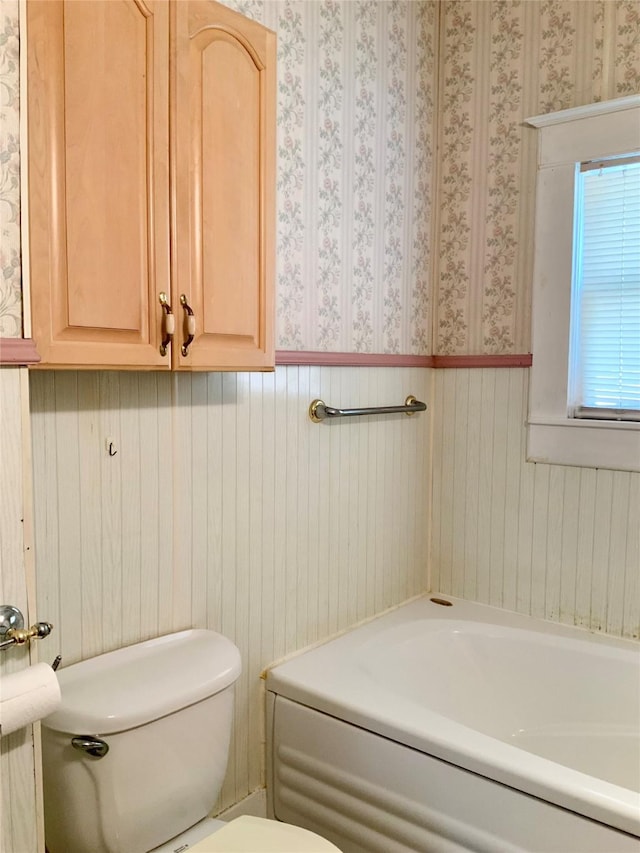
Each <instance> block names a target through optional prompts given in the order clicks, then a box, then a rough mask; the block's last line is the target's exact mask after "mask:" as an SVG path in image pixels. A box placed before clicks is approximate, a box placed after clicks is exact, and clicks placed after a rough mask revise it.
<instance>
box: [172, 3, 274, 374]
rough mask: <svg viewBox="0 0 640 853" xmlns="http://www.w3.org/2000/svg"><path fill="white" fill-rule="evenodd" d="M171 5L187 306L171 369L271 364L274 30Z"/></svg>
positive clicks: (179, 265)
mask: <svg viewBox="0 0 640 853" xmlns="http://www.w3.org/2000/svg"><path fill="white" fill-rule="evenodd" d="M173 13H174V15H175V19H174V22H173V51H174V56H175V66H174V70H175V76H174V77H173V78H172V126H173V138H172V142H173V155H174V160H173V176H174V181H173V185H172V193H173V197H172V200H173V204H174V211H175V216H174V220H173V223H174V234H173V238H174V246H175V253H174V257H173V276H174V282H175V284H176V285H177V292H178V297H179V298H180V296H182V295H184V297H185V299H184V300H183V302H186V303H187V304H188V308H186V306H183V308H182V309H181V310H182V311H183V314H182V318H181V321H179V322H178V335H177V337H178V339H179V340H178V341H177V342H176V345H174V366H175V367H178V368H187V369H205V368H206V367H207V365H210V364H216V365H218V366H219V367H221V368H223V369H224V368H226V369H258V370H259V369H269V368H271V367H273V363H274V362H273V358H274V353H273V323H272V319H271V315H272V314H273V290H274V283H273V270H274V259H273V243H274V236H273V232H274V213H275V212H274V186H275V36H274V34H273V33H272V32H270V31H269V30H266V29H265V28H264V27H262V26H260V25H258V24H256V23H255V22H253V21H250V20H248V19H246V18H243V17H241V16H239V15H238V14H236V13H234V12H231V11H230V10H229V9H227V8H226V7H224V6H220V5H218V4H217V3H211V2H207V0H182V2H177V3H176V4H175V7H174V9H173ZM189 310H190V311H193V315H192V316H193V319H191V320H190V321H187V312H188V311H189ZM188 322H190V323H191V324H192V326H191V331H192V332H193V341H192V342H191V343H190V344H189V346H188V348H187V349H186V354H185V353H184V352H183V351H182V343H183V342H184V341H185V339H187V340H188V337H187V335H188V332H189V331H190V330H189V329H188V328H187V325H188ZM177 344H179V345H177Z"/></svg>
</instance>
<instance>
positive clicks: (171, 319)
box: [158, 291, 176, 355]
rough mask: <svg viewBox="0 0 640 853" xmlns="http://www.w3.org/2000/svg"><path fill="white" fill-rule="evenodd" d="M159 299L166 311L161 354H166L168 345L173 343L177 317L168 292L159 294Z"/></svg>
mask: <svg viewBox="0 0 640 853" xmlns="http://www.w3.org/2000/svg"><path fill="white" fill-rule="evenodd" d="M158 299H159V300H160V305H162V310H163V311H164V338H163V339H162V343H161V344H160V355H166V354H167V347H168V346H169V344H170V343H171V338H172V337H173V335H174V334H175V331H176V318H175V315H174V313H173V311H172V310H171V305H170V304H169V300H168V298H167V294H166V293H164V291H163V292H162V293H161V294H160V295H159V297H158Z"/></svg>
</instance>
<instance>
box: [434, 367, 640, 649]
mask: <svg viewBox="0 0 640 853" xmlns="http://www.w3.org/2000/svg"><path fill="white" fill-rule="evenodd" d="M433 381H434V406H433V412H434V418H435V420H434V426H433V430H434V435H433V441H434V457H433V514H432V525H433V527H432V530H433V543H432V567H431V570H432V588H433V589H440V590H441V591H442V592H445V593H449V594H451V595H456V596H461V597H463V598H470V599H474V600H476V601H481V602H486V603H488V604H493V605H496V606H498V607H504V608H506V609H508V610H517V611H519V612H521V613H528V614H531V615H533V616H538V617H541V618H544V619H552V620H556V621H560V622H565V623H568V624H576V625H580V626H583V627H585V628H589V629H592V630H594V631H606V632H608V633H611V634H616V635H622V636H626V637H636V638H637V637H638V636H639V624H640V541H639V540H640V474H631V473H626V472H621V471H605V470H595V469H590V468H571V467H563V466H559V465H544V464H533V463H528V462H525V461H524V459H525V450H526V429H525V421H526V414H527V387H528V370H527V369H517V368H511V369H504V368H503V369H472V370H464V369H458V370H438V371H435V372H434V380H433Z"/></svg>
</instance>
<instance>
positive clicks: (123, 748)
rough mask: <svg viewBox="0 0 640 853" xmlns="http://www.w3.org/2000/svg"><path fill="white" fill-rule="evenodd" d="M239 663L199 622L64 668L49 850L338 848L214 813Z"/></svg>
mask: <svg viewBox="0 0 640 853" xmlns="http://www.w3.org/2000/svg"><path fill="white" fill-rule="evenodd" d="M240 669H241V663H240V653H239V651H238V649H237V648H236V647H235V645H234V644H233V643H232V642H231V641H230V640H228V639H227V638H226V637H223V636H221V635H220V634H216V633H214V632H213V631H205V630H200V629H192V630H188V631H181V632H179V633H176V634H168V635H166V636H164V637H158V638H156V639H153V640H148V641H146V642H143V643H138V644H136V645H133V646H128V647H126V648H123V649H118V650H117V651H114V652H109V653H108V654H104V655H100V656H99V657H96V658H91V659H90V660H85V661H82V662H81V663H77V664H73V665H72V666H69V667H66V668H64V669H62V670H60V671H59V673H58V677H59V682H60V688H61V693H62V703H61V705H60V707H59V708H58V710H57V711H55V713H53V714H51V715H50V716H49V717H46V718H45V719H44V720H43V721H42V751H43V771H44V798H45V803H44V807H45V840H46V846H47V850H48V851H49V853H150V851H153V853H183V851H187V850H188V851H189V853H331V851H333V853H339V851H338V848H337V847H335V846H334V845H333V844H331V843H330V842H329V841H327V840H325V839H323V838H320V836H318V835H316V834H314V833H312V832H309V831H308V830H305V829H301V828H300V827H295V826H291V825H289V824H283V823H278V822H277V821H272V820H266V819H264V818H257V817H249V816H243V817H240V818H236V819H235V820H232V821H229V822H228V823H225V822H223V821H220V820H214V819H212V818H210V817H208V815H209V814H210V812H211V810H212V808H213V805H214V803H215V801H216V799H217V797H218V794H219V792H220V788H221V787H222V782H223V779H224V775H225V771H226V766H227V758H228V754H229V741H230V736H231V726H232V717H233V685H234V682H235V681H236V679H237V678H238V676H239V675H240Z"/></svg>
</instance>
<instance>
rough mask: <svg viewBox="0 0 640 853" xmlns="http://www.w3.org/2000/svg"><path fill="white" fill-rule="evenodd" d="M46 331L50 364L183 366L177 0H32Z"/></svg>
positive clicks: (37, 291)
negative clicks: (171, 108)
mask: <svg viewBox="0 0 640 853" xmlns="http://www.w3.org/2000/svg"><path fill="white" fill-rule="evenodd" d="M27 50H28V145H29V159H28V167H29V243H30V261H31V275H30V286H31V304H32V322H33V337H34V338H35V340H36V343H37V346H38V350H39V352H40V355H41V356H42V362H43V364H45V365H47V364H49V365H60V366H103V367H109V366H130V367H154V366H156V367H157V366H166V367H169V360H170V359H169V356H168V355H167V356H165V357H164V358H163V357H162V355H161V354H160V351H159V347H160V343H161V338H162V335H161V325H162V308H161V306H160V304H159V301H158V297H159V293H160V292H162V291H166V292H167V293H168V291H169V175H168V160H169V154H168V145H169V128H168V103H169V100H168V84H169V7H168V4H167V3H166V2H163V0H160V2H153V0H110V1H109V2H100V0H98V2H95V0H83V2H74V1H73V0H69V2H63V0H45V1H44V2H43V0H29V3H27Z"/></svg>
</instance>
